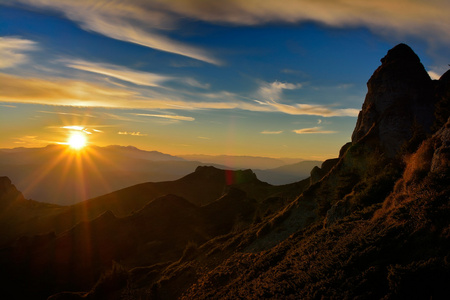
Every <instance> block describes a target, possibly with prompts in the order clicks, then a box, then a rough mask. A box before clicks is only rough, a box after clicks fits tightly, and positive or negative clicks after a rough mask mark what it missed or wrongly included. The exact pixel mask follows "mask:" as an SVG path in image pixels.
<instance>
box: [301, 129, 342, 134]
mask: <svg viewBox="0 0 450 300" xmlns="http://www.w3.org/2000/svg"><path fill="white" fill-rule="evenodd" d="M292 132H295V133H297V134H318V133H320V134H329V133H336V132H337V131H331V130H322V127H311V128H302V129H296V130H292Z"/></svg>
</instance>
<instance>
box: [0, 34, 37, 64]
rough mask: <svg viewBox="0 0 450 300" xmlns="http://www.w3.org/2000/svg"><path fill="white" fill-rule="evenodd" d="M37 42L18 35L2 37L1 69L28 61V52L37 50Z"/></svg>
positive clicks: (0, 49) (0, 41)
mask: <svg viewBox="0 0 450 300" xmlns="http://www.w3.org/2000/svg"><path fill="white" fill-rule="evenodd" d="M36 49H37V43H36V42H34V41H31V40H26V39H22V38H18V37H0V57H1V59H0V69H6V68H11V67H15V66H17V65H20V64H24V63H26V62H28V55H27V54H26V52H29V51H32V50H36Z"/></svg>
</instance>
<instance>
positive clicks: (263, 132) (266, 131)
mask: <svg viewBox="0 0 450 300" xmlns="http://www.w3.org/2000/svg"><path fill="white" fill-rule="evenodd" d="M261 133H262V134H280V133H283V131H282V130H280V131H270V130H264V131H261Z"/></svg>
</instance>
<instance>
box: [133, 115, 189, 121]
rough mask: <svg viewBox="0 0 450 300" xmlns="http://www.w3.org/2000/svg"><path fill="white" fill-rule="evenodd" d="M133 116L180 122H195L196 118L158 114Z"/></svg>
mask: <svg viewBox="0 0 450 300" xmlns="http://www.w3.org/2000/svg"><path fill="white" fill-rule="evenodd" d="M133 115H135V116H143V117H154V118H163V119H170V120H178V121H195V118H192V117H186V116H177V115H158V114H133Z"/></svg>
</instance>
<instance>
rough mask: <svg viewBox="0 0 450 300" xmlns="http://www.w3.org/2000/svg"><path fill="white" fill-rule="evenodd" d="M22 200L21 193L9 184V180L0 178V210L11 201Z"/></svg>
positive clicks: (3, 177) (4, 177)
mask: <svg viewBox="0 0 450 300" xmlns="http://www.w3.org/2000/svg"><path fill="white" fill-rule="evenodd" d="M20 200H24V197H23V195H22V193H21V192H19V191H18V190H17V189H16V187H15V186H14V185H13V184H12V183H11V180H10V179H9V178H8V177H6V176H1V177H0V208H2V207H3V206H6V205H8V204H10V203H12V202H13V201H20Z"/></svg>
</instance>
